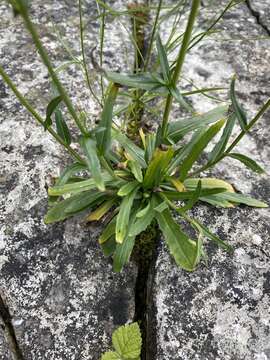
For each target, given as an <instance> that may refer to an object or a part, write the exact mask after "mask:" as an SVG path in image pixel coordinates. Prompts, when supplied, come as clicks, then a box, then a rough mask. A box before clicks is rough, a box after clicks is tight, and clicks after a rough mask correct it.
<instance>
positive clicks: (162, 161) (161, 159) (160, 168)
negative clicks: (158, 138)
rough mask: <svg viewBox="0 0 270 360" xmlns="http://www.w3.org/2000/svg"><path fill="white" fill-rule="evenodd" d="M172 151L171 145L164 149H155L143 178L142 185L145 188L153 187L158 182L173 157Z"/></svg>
mask: <svg viewBox="0 0 270 360" xmlns="http://www.w3.org/2000/svg"><path fill="white" fill-rule="evenodd" d="M173 153H174V150H173V148H172V147H170V148H169V149H168V150H166V151H164V150H161V149H159V148H157V149H156V150H155V152H154V155H153V157H152V160H151V161H150V163H149V165H148V168H147V170H146V173H145V176H144V180H143V186H144V187H145V188H146V189H149V188H153V187H155V186H158V185H159V184H160V182H161V181H162V180H163V178H164V176H165V175H166V169H167V167H168V165H169V163H170V161H171V159H172V157H173Z"/></svg>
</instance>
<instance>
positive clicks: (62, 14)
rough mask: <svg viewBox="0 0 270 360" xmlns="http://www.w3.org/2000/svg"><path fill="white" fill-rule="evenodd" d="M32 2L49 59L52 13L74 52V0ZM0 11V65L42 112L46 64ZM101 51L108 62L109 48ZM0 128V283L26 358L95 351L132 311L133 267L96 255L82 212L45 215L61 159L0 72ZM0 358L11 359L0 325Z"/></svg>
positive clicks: (59, 58) (72, 77)
mask: <svg viewBox="0 0 270 360" xmlns="http://www.w3.org/2000/svg"><path fill="white" fill-rule="evenodd" d="M31 11H32V12H33V15H34V18H35V21H36V22H38V28H39V31H40V33H41V35H42V38H43V41H44V43H45V44H46V46H47V48H48V50H49V52H50V54H51V55H52V57H53V59H54V61H55V65H56V66H58V65H60V64H63V63H64V62H65V61H67V60H69V57H68V55H67V53H66V52H65V51H64V50H63V48H62V47H61V45H60V43H59V40H58V39H57V37H56V36H55V31H54V30H53V22H54V23H56V24H57V26H58V27H59V28H60V29H61V32H62V33H63V35H64V37H65V39H68V42H69V46H70V47H71V48H72V49H73V52H74V54H75V55H78V50H79V33H78V9H77V2H73V1H46V2H42V1H36V2H32V7H31ZM85 14H87V15H88V19H89V16H93V14H95V9H94V8H93V6H90V4H89V3H88V4H87V6H86V8H85ZM0 19H1V21H0V59H1V65H3V66H4V68H5V69H6V71H7V72H8V73H9V74H10V76H11V77H12V79H13V80H14V81H15V82H16V83H17V84H18V85H19V89H20V91H21V92H23V93H24V94H25V95H27V97H28V98H29V99H31V101H32V103H33V104H35V106H36V107H37V108H38V110H39V111H40V112H41V113H43V114H44V112H45V109H46V104H47V103H48V100H49V99H50V97H51V95H50V93H49V81H48V76H47V73H46V70H45V68H44V66H42V64H41V63H40V60H39V57H38V55H37V54H36V52H35V51H34V47H33V46H32V42H31V40H30V38H29V35H28V34H27V33H26V32H25V31H24V30H23V27H22V24H21V20H20V18H19V17H18V18H16V19H13V17H12V14H11V11H10V10H8V7H7V6H6V5H4V4H3V2H1V5H0ZM94 25H95V24H94ZM94 25H91V24H89V25H88V28H89V34H90V37H89V38H87V42H86V44H87V49H88V52H89V51H90V49H91V48H93V47H94V46H95V45H96V42H97V41H96V39H97V28H96V26H94ZM108 27H111V28H112V29H111V42H113V43H114V45H113V47H114V49H117V46H119V44H118V43H116V42H115V41H114V36H115V37H117V34H118V32H119V30H118V29H117V27H115V24H108ZM123 41H124V39H123ZM110 46H111V43H110ZM106 49H108V47H107V45H106ZM106 51H107V50H106ZM108 51H109V50H108ZM107 56H108V58H110V66H111V67H112V68H113V66H115V57H114V54H113V53H110V54H107ZM105 61H107V58H106V59H105ZM117 66H121V63H119V62H118V63H117ZM91 74H92V72H91ZM66 82H68V84H69V89H70V93H71V94H72V97H73V98H76V101H77V102H76V106H77V107H78V108H81V109H86V110H87V111H88V112H89V114H91V116H90V118H89V121H94V120H95V118H96V117H97V116H99V110H98V107H97V106H96V104H95V103H93V102H91V101H89V96H88V92H87V89H86V87H85V84H84V80H83V76H82V74H81V73H80V72H79V69H76V68H75V67H74V66H73V67H71V68H70V69H69V70H68V72H67V80H66ZM0 134H1V141H0V146H1V155H0V156H1V168H0V188H1V232H0V234H1V235H0V289H1V291H2V292H3V293H4V295H5V297H6V300H7V304H8V305H9V308H10V311H11V314H12V316H13V325H14V328H15V331H16V334H17V337H18V341H19V344H20V346H21V348H22V350H23V353H24V356H25V359H27V360H30V359H31V360H32V359H33V360H41V359H42V360H44V359H48V360H57V359H59V360H60V359H61V360H64V359H67V360H75V359H80V360H81V359H87V360H90V359H91V360H92V359H93V360H97V359H100V356H101V353H102V352H103V351H105V350H106V349H107V348H108V346H110V343H111V334H112V331H113V330H114V329H115V328H116V327H118V326H119V325H122V324H125V323H126V322H127V321H130V320H132V318H133V314H134V286H135V281H136V268H135V266H133V265H130V266H128V267H127V268H126V270H125V272H123V273H122V274H121V275H119V274H113V273H112V267H111V264H110V260H109V259H106V258H104V256H103V255H102V253H101V250H100V249H99V246H98V244H97V237H98V235H99V232H100V229H99V228H98V227H94V226H92V227H87V228H85V227H83V226H81V222H82V218H76V219H74V220H71V221H67V222H65V223H60V224H56V225H50V226H45V225H44V223H43V216H44V214H45V213H46V208H47V194H46V189H45V186H46V184H48V183H50V177H51V176H57V175H59V172H60V170H62V169H63V167H64V166H65V165H66V164H68V163H69V162H70V159H69V157H68V155H66V154H65V153H64V151H63V150H62V149H61V148H60V146H58V145H56V144H55V142H54V141H53V140H52V139H51V138H50V137H49V135H48V134H47V133H45V132H44V130H43V129H42V128H40V127H38V126H37V125H36V124H35V123H34V120H33V119H32V118H31V116H30V115H29V114H28V113H26V111H25V110H23V109H22V107H21V106H20V105H19V104H18V102H17V101H16V100H15V99H14V96H13V94H11V92H10V91H9V90H7V89H6V87H5V86H4V84H3V82H2V80H0ZM0 359H1V360H9V359H11V357H10V354H9V352H8V349H7V346H6V344H5V341H4V340H3V338H2V334H1V335H0Z"/></svg>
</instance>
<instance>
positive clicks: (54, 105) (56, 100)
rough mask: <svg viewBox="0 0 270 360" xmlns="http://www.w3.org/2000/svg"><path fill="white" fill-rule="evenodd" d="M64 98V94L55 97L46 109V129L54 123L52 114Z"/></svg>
mask: <svg viewBox="0 0 270 360" xmlns="http://www.w3.org/2000/svg"><path fill="white" fill-rule="evenodd" d="M62 100H63V98H62V96H61V95H60V96H57V97H55V98H54V99H52V100H51V101H50V102H49V104H48V106H47V109H46V119H45V121H44V129H45V130H47V129H48V128H49V127H50V126H51V125H52V119H51V116H52V114H53V113H54V111H55V110H56V109H57V106H58V105H59V104H60V102H61V101H62Z"/></svg>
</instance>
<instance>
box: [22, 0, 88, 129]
mask: <svg viewBox="0 0 270 360" xmlns="http://www.w3.org/2000/svg"><path fill="white" fill-rule="evenodd" d="M21 1H22V0H18V2H21ZM22 9H23V10H22V11H21V16H22V17H23V20H24V23H25V26H26V28H27V30H28V31H29V32H30V34H31V36H32V39H33V41H34V44H35V46H36V49H37V50H38V52H39V54H40V56H41V59H42V61H43V63H44V65H46V67H47V69H48V72H49V74H50V76H51V78H52V80H53V82H54V84H55V86H56V87H57V90H58V92H59V95H61V96H62V98H63V101H64V103H65V104H66V106H67V109H68V111H69V113H70V114H71V116H72V117H73V119H74V121H75V123H76V124H77V126H78V128H79V129H80V131H81V133H82V134H84V135H85V134H87V132H86V130H85V129H84V127H83V126H82V124H81V122H80V120H79V118H78V116H77V114H76V111H75V109H74V107H73V105H72V102H71V100H70V98H69V96H68V94H67V92H66V90H65V89H64V87H63V86H62V84H61V82H60V80H59V79H58V76H57V75H56V73H55V71H54V69H53V65H52V63H51V61H50V59H49V56H48V54H47V52H46V50H45V48H44V47H43V45H42V43H41V41H40V39H39V35H38V33H37V31H36V29H35V26H34V25H33V23H32V22H31V20H30V18H29V15H28V12H27V10H26V9H24V5H22Z"/></svg>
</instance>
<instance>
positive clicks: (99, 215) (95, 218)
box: [85, 197, 116, 222]
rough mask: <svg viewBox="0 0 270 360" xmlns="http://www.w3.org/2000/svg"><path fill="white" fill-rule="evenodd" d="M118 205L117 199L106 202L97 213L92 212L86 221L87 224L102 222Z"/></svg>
mask: <svg viewBox="0 0 270 360" xmlns="http://www.w3.org/2000/svg"><path fill="white" fill-rule="evenodd" d="M115 204H116V197H112V198H111V199H109V200H107V201H104V203H103V204H101V205H100V206H99V207H98V208H97V209H96V210H95V211H93V212H91V214H90V215H88V216H87V217H86V219H85V221H86V222H90V221H98V220H100V219H101V218H102V217H103V216H104V215H105V214H106V213H107V212H108V211H109V210H110V209H111V208H112V207H113V205H115Z"/></svg>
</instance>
